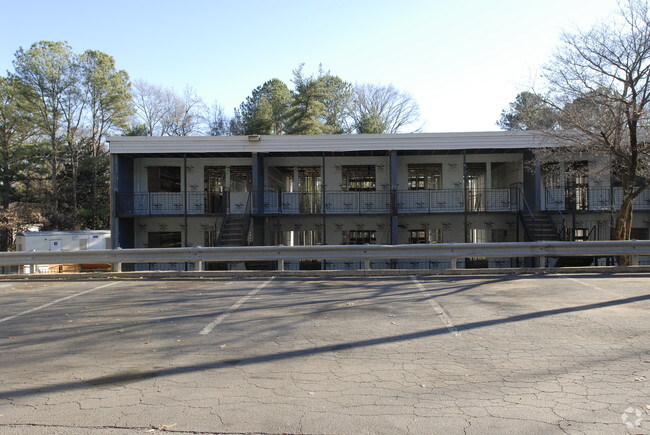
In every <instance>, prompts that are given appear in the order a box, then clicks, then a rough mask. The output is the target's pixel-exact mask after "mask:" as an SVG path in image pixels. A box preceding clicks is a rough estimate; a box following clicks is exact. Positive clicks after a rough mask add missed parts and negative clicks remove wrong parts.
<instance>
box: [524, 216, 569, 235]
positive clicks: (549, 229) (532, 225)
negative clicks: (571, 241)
mask: <svg viewBox="0 0 650 435" xmlns="http://www.w3.org/2000/svg"><path fill="white" fill-rule="evenodd" d="M521 220H522V223H523V225H524V229H525V231H526V236H527V238H528V239H529V241H531V242H538V241H558V240H562V238H561V237H560V234H561V232H560V231H559V230H558V228H557V226H556V225H555V222H553V219H551V216H550V215H549V214H548V212H546V211H533V212H531V213H530V214H527V213H522V214H521Z"/></svg>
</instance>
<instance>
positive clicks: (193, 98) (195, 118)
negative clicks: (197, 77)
mask: <svg viewBox="0 0 650 435" xmlns="http://www.w3.org/2000/svg"><path fill="white" fill-rule="evenodd" d="M166 95H167V100H166V102H167V104H169V108H168V110H167V111H166V112H165V113H166V115H165V116H164V117H163V119H162V123H161V135H162V136H190V135H192V134H198V133H200V129H201V126H202V125H203V124H204V123H205V116H204V114H205V112H206V109H205V103H203V100H202V99H201V97H199V96H198V94H197V93H196V92H195V91H194V90H193V89H192V88H190V87H188V88H186V89H185V92H184V93H183V95H182V96H179V95H177V94H176V93H175V92H173V91H167V93H166Z"/></svg>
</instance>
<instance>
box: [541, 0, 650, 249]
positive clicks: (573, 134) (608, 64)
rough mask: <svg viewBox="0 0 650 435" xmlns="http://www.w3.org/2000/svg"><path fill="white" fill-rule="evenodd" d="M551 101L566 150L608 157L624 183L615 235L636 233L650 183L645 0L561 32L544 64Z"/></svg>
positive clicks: (649, 43)
mask: <svg viewBox="0 0 650 435" xmlns="http://www.w3.org/2000/svg"><path fill="white" fill-rule="evenodd" d="M545 78H546V80H547V82H548V91H547V94H546V95H545V96H544V100H545V101H546V102H547V103H548V104H550V105H551V106H552V107H553V108H554V109H555V110H556V111H557V112H558V113H559V114H560V117H559V124H560V127H561V128H556V129H553V130H549V131H548V133H549V134H551V135H552V137H553V138H554V139H555V140H556V141H558V142H559V143H560V144H561V145H563V147H561V148H560V149H558V151H559V152H564V153H573V155H579V154H580V153H585V152H586V153H592V154H593V153H601V154H604V155H607V156H609V158H610V161H611V167H612V171H613V172H614V174H615V175H616V177H617V178H618V180H617V182H618V183H620V186H621V187H622V190H623V199H622V205H621V208H620V210H618V211H617V217H616V225H615V230H614V238H615V239H619V240H624V239H629V238H630V234H631V230H632V209H633V201H634V199H635V198H636V197H637V196H638V195H639V194H640V193H641V192H642V191H643V190H644V189H646V188H647V187H648V184H649V182H650V145H649V143H650V142H649V140H648V133H649V131H648V128H649V126H650V125H649V122H648V109H649V103H650V16H649V14H648V3H647V1H645V0H627V1H625V2H622V3H621V4H620V9H619V11H618V15H617V16H616V17H615V18H614V19H612V20H610V21H608V22H607V23H601V24H598V25H596V26H594V27H592V28H591V29H589V30H588V31H577V32H575V33H569V32H565V33H563V34H562V44H561V46H560V47H559V49H558V50H557V52H556V53H555V54H554V56H553V58H552V60H551V62H550V63H549V65H547V66H546V68H545Z"/></svg>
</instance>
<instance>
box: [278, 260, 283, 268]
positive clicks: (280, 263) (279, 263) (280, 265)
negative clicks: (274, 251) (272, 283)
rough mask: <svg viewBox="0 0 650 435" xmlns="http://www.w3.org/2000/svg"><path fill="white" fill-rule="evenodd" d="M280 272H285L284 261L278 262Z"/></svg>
mask: <svg viewBox="0 0 650 435" xmlns="http://www.w3.org/2000/svg"><path fill="white" fill-rule="evenodd" d="M278 270H284V260H278Z"/></svg>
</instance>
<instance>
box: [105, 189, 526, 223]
mask: <svg viewBox="0 0 650 435" xmlns="http://www.w3.org/2000/svg"><path fill="white" fill-rule="evenodd" d="M259 198H261V199H260V200H258V199H259ZM518 199H519V190H518V189H515V188H513V189H481V190H468V191H464V190H463V189H439V190H394V191H390V190H382V191H358V192H357V191H353V192H342V191H325V192H283V191H264V192H263V194H262V195H258V194H257V192H253V193H248V192H224V193H221V194H212V195H208V194H206V193H203V192H171V193H169V192H164V193H156V192H151V193H146V192H144V193H117V195H116V205H117V207H116V209H117V210H116V212H117V215H118V216H129V215H183V214H185V213H187V214H189V215H193V214H194V215H196V214H223V213H226V212H229V213H235V214H237V213H242V212H243V208H242V207H243V205H244V204H246V203H248V201H249V200H250V201H252V202H251V206H252V212H253V213H254V214H271V215H277V214H279V215H292V214H391V213H396V214H409V213H459V212H464V211H471V212H512V211H518V210H519V201H518ZM185 200H186V201H187V208H186V205H185V202H184V201H185ZM240 209H242V210H240Z"/></svg>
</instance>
